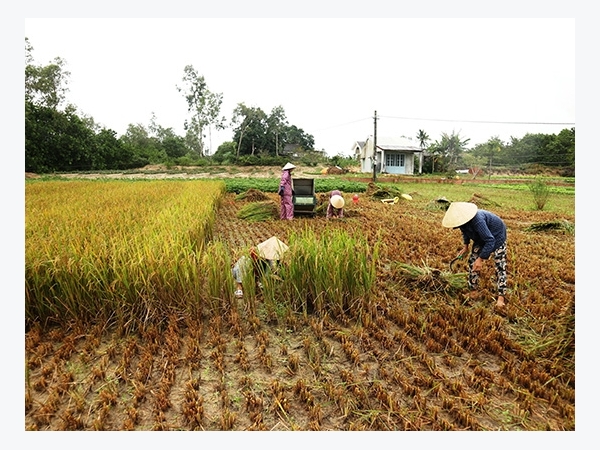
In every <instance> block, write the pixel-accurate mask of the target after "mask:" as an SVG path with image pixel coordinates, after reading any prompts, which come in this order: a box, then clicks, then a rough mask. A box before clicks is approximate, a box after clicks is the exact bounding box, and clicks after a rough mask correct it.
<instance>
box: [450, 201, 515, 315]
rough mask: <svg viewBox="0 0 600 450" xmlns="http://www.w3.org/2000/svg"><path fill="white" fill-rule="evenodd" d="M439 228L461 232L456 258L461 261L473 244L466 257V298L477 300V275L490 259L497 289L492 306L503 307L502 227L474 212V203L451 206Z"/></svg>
mask: <svg viewBox="0 0 600 450" xmlns="http://www.w3.org/2000/svg"><path fill="white" fill-rule="evenodd" d="M442 226H444V227H446V228H458V229H460V231H461V232H462V237H463V242H464V244H465V245H464V247H463V249H462V250H461V251H460V252H459V253H458V255H457V257H459V258H460V257H462V256H463V255H464V254H466V253H467V252H468V251H469V244H470V243H471V241H473V246H472V248H471V254H470V255H469V279H468V280H469V288H470V290H471V292H469V296H470V297H471V298H477V297H479V292H478V288H479V272H480V271H481V268H482V266H483V261H485V260H487V259H489V257H490V256H491V255H492V254H493V255H494V263H495V266H496V278H497V285H498V299H497V301H496V306H497V307H498V308H502V307H503V306H504V305H505V298H504V297H505V295H506V225H505V223H504V222H503V221H502V219H500V217H498V216H497V215H495V214H494V213H491V212H489V211H486V210H483V209H478V208H477V205H476V204H475V203H469V202H452V203H450V206H449V207H448V210H447V211H446V214H445V215H444V218H443V219H442Z"/></svg>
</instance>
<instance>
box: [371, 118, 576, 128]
mask: <svg viewBox="0 0 600 450" xmlns="http://www.w3.org/2000/svg"><path fill="white" fill-rule="evenodd" d="M379 117H380V118H382V117H383V118H386V119H401V120H423V121H429V122H463V123H494V124H506V125H573V126H575V122H508V121H507V122H504V121H492V120H454V119H424V118H421V117H396V116H379Z"/></svg>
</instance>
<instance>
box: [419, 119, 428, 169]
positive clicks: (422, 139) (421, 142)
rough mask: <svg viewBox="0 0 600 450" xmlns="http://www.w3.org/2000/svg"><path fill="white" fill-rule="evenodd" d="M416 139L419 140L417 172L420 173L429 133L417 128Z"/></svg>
mask: <svg viewBox="0 0 600 450" xmlns="http://www.w3.org/2000/svg"><path fill="white" fill-rule="evenodd" d="M417 139H418V140H419V147H421V153H420V154H419V174H421V173H423V156H424V152H425V149H426V148H427V143H428V142H429V135H428V134H427V133H425V131H424V130H419V132H418V133H417Z"/></svg>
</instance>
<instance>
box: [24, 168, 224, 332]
mask: <svg viewBox="0 0 600 450" xmlns="http://www.w3.org/2000/svg"><path fill="white" fill-rule="evenodd" d="M223 194H224V185H223V184H222V183H220V182H205V181H182V182H175V183H173V182H172V181H170V182H169V181H162V180H161V181H151V182H147V181H135V182H131V181H122V180H121V181H110V182H98V181H73V182H69V183H64V182H47V183H36V184H28V185H26V191H25V195H26V214H25V234H26V238H25V300H26V302H25V314H26V319H28V320H36V319H39V320H42V321H48V320H52V321H55V322H58V323H61V322H66V321H69V320H81V321H86V320H90V319H95V318H103V319H104V320H109V321H111V322H114V323H115V324H116V325H117V326H118V327H119V328H121V329H124V330H126V329H133V328H137V327H143V326H144V324H145V323H147V322H148V321H149V320H152V319H159V320H160V319H162V318H163V317H164V316H166V314H167V313H168V312H169V311H170V310H173V309H176V310H181V309H188V308H189V309H194V308H196V307H197V305H198V304H199V299H200V294H201V292H202V289H201V285H200V283H201V277H200V273H199V270H198V269H199V267H200V263H199V261H200V259H201V258H200V256H201V254H202V252H203V249H204V247H205V245H206V242H207V241H208V240H209V239H210V237H211V233H212V228H213V222H214V220H215V213H216V207H217V206H218V203H219V201H220V198H221V197H222V195H223Z"/></svg>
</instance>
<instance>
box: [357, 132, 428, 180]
mask: <svg viewBox="0 0 600 450" xmlns="http://www.w3.org/2000/svg"><path fill="white" fill-rule="evenodd" d="M353 150H354V156H355V157H356V159H357V160H358V161H359V162H360V168H361V171H362V172H365V173H367V172H368V173H373V164H375V172H376V173H390V174H399V175H414V173H415V163H414V161H415V155H418V156H419V158H418V160H419V164H418V166H419V167H418V173H422V171H423V150H422V149H421V147H419V145H418V144H417V143H416V142H415V141H413V140H412V138H407V137H404V136H402V137H379V136H378V137H377V149H375V148H374V139H373V136H369V137H368V138H367V140H366V141H356V142H355V144H354V146H353Z"/></svg>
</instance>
